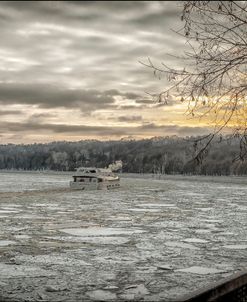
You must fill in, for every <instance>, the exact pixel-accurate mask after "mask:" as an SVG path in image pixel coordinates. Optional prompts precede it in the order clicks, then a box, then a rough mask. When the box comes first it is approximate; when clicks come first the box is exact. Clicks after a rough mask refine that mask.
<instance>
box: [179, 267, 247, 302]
mask: <svg viewBox="0 0 247 302" xmlns="http://www.w3.org/2000/svg"><path fill="white" fill-rule="evenodd" d="M175 301H177V302H178V301H180V302H189V301H190V302H207V301H214V302H228V301H229V302H230V301H231V302H237V301H238V302H246V301H247V270H245V271H241V272H239V273H236V274H234V275H231V276H230V277H228V278H225V279H223V280H221V281H219V282H217V283H212V284H211V285H209V286H207V287H206V288H203V289H199V290H196V291H194V292H192V293H191V294H188V295H186V296H184V297H180V298H179V299H177V300H175Z"/></svg>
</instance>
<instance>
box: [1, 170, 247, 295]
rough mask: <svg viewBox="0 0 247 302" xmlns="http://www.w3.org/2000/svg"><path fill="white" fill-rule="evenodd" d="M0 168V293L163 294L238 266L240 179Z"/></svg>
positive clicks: (245, 187)
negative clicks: (98, 184)
mask: <svg viewBox="0 0 247 302" xmlns="http://www.w3.org/2000/svg"><path fill="white" fill-rule="evenodd" d="M69 180H70V176H69V175H65V174H62V175H59V174H39V173H0V300H1V299H2V300H3V301H8V299H12V300H13V301H94V300H96V301H97V300H101V301H103V300H105V301H109V300H110V301H121V300H123V301H126V300H130V301H133V300H135V301H136V300H137V301H138V300H142V301H172V300H173V299H176V298H178V297H179V296H181V295H184V294H185V293H190V292H191V291H194V290H195V289H197V288H201V287H203V286H205V285H206V284H208V283H211V282H213V281H216V280H220V279H222V278H224V277H226V276H229V275H231V274H233V273H235V272H237V271H240V270H242V269H244V268H246V264H247V259H246V258H247V257H246V255H247V235H246V234H247V232H246V231H247V219H246V217H247V181H246V179H243V178H239V179H236V178H234V179H232V180H233V181H231V178H227V181H225V179H224V178H220V177H219V178H216V177H215V178H210V179H206V178H205V181H204V178H200V177H198V179H197V178H189V177H187V178H183V177H177V178H176V177H173V178H172V177H170V178H167V179H164V180H154V179H141V178H138V179H137V178H122V179H121V185H122V187H121V188H120V189H118V190H115V191H107V192H105V191H88V192H85V191H83V192H81V191H70V190H69V189H68V182H69Z"/></svg>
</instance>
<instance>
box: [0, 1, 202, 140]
mask: <svg viewBox="0 0 247 302" xmlns="http://www.w3.org/2000/svg"><path fill="white" fill-rule="evenodd" d="M181 5H182V3H181V2H180V3H179V2H170V1H166V2H162V1H150V2H148V1H147V2H146V1H144V2H141V1H136V2H135V1H129V2H128V1H119V2H117V1H114V2H111V1H108V2H97V1H96V2H94V1H81V2H76V1H69V2H59V1H58V2H57V1H55V2H53V1H49V2H48V1H47V2H45V1H44V2H38V1H32V2H25V1H18V2H14V1H9V2H0V37H1V43H0V143H2V144H5V143H33V142H49V141H54V140H56V141H57V140H70V141H74V140H81V139H101V140H102V139H120V138H122V137H134V138H144V137H153V136H166V135H179V136H186V135H198V134H203V133H207V126H206V124H203V123H201V124H200V123H199V122H198V121H195V120H193V119H189V118H188V117H187V116H186V115H185V107H183V105H182V104H179V103H174V102H172V101H171V102H170V103H169V104H168V105H167V106H159V105H158V104H156V103H154V102H153V100H152V99H151V98H150V97H149V95H148V94H147V93H158V92H160V91H162V89H164V87H166V85H167V83H166V81H165V79H163V80H158V79H157V78H155V77H154V76H153V73H152V71H151V70H150V69H148V68H145V67H144V66H143V65H142V64H140V61H143V62H145V61H147V58H148V57H150V58H152V60H154V61H155V62H157V63H160V62H161V61H165V62H166V63H169V64H170V65H171V66H177V64H178V62H177V61H176V60H175V59H174V58H172V57H170V56H169V54H179V53H182V52H183V50H184V49H185V46H184V45H185V41H184V40H183V38H181V37H180V36H179V35H177V34H176V33H174V31H173V30H178V29H180V28H181V27H182V26H183V23H182V22H181V19H180V16H181V11H182V8H181Z"/></svg>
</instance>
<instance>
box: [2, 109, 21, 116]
mask: <svg viewBox="0 0 247 302" xmlns="http://www.w3.org/2000/svg"><path fill="white" fill-rule="evenodd" d="M22 113H23V111H22V110H0V115H2V116H3V115H12V114H13V115H19V114H22Z"/></svg>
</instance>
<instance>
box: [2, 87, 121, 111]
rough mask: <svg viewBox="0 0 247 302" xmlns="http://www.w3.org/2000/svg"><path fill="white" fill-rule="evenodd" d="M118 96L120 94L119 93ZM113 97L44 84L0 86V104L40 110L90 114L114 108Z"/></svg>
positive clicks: (104, 93)
mask: <svg viewBox="0 0 247 302" xmlns="http://www.w3.org/2000/svg"><path fill="white" fill-rule="evenodd" d="M119 94H120V93H119ZM114 102H115V99H114V97H113V96H112V95H111V94H108V93H107V91H106V92H100V91H97V90H80V89H73V90H72V89H64V88H62V87H56V86H51V85H45V84H13V83H10V84H3V83H2V84H0V104H2V105H7V104H17V103H18V104H25V105H26V104H29V105H38V106H39V107H41V108H56V107H65V108H78V109H80V110H82V111H87V112H91V111H94V110H97V109H102V108H108V107H111V106H112V107H114V106H113V104H114Z"/></svg>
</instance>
